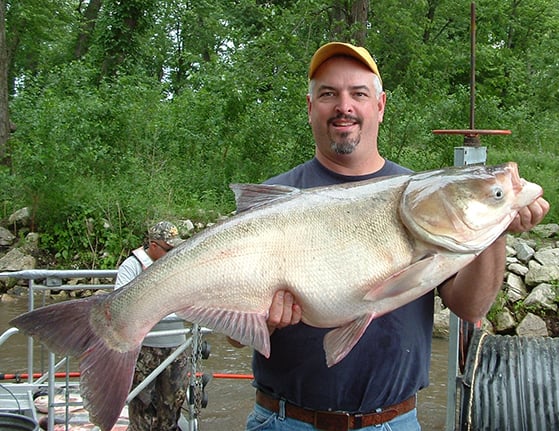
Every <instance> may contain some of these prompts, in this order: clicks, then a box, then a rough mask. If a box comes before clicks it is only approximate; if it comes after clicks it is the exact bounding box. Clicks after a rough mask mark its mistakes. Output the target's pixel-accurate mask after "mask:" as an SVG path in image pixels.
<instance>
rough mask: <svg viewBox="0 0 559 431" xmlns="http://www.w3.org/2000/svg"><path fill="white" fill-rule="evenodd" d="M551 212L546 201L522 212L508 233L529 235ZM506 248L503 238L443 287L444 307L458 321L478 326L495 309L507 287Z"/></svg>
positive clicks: (538, 200) (541, 200) (441, 290)
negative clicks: (505, 276) (505, 275)
mask: <svg viewBox="0 0 559 431" xmlns="http://www.w3.org/2000/svg"><path fill="white" fill-rule="evenodd" d="M548 211H549V203H548V202H547V201H546V200H545V199H543V198H539V199H537V200H536V201H535V202H533V203H532V204H530V205H528V206H527V207H525V208H522V209H521V210H520V211H519V213H518V215H517V216H516V218H515V219H514V220H513V222H512V223H511V224H510V226H509V227H508V229H507V232H510V233H521V232H526V231H529V230H530V229H532V228H533V227H534V226H535V225H537V224H538V223H540V222H541V221H542V220H543V218H544V217H545V215H546V214H547V212H548ZM505 245H506V239H505V237H504V236H502V237H500V238H499V239H497V240H496V241H495V242H494V243H493V244H492V245H491V246H489V247H488V248H487V249H486V250H484V251H483V252H482V253H481V254H480V255H479V256H478V257H477V258H476V259H475V260H474V261H473V262H472V263H470V264H469V265H468V266H466V267H465V268H463V269H462V270H461V271H459V272H458V273H457V274H456V276H455V277H453V278H451V279H449V280H447V281H446V282H445V283H444V284H443V285H441V286H440V287H439V294H440V296H441V298H442V300H443V302H444V304H445V305H446V306H447V307H448V308H450V309H451V310H452V312H453V313H455V314H456V315H457V316H458V317H460V318H462V319H464V320H466V321H469V322H476V321H478V320H480V319H481V318H483V317H484V316H485V315H486V314H487V312H488V311H489V309H490V308H491V305H492V304H493V301H494V300H495V298H496V296H497V293H498V292H499V290H500V289H501V286H502V284H503V275H504V270H505V262H506V251H505Z"/></svg>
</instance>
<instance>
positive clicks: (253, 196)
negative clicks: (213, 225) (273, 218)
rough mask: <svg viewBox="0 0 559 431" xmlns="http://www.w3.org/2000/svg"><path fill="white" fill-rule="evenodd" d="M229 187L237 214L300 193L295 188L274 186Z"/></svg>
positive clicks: (239, 185)
mask: <svg viewBox="0 0 559 431" xmlns="http://www.w3.org/2000/svg"><path fill="white" fill-rule="evenodd" d="M229 187H230V188H231V190H233V192H234V193H235V201H236V203H237V212H238V213H239V212H243V211H246V210H249V209H253V208H257V207H260V206H262V205H266V204H269V203H271V202H276V201H278V200H279V199H284V198H286V197H289V196H293V195H294V194H297V193H300V192H301V190H300V189H298V188H296V187H289V186H280V185H275V184H231V185H230V186H229Z"/></svg>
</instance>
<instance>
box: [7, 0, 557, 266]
mask: <svg viewBox="0 0 559 431" xmlns="http://www.w3.org/2000/svg"><path fill="white" fill-rule="evenodd" d="M20 3H21V4H20ZM349 3H351V2H349ZM349 3H348V5H349ZM7 4H8V9H7V20H8V22H7V28H8V41H9V49H10V53H11V57H10V82H11V86H12V88H13V91H12V99H11V102H10V111H11V119H12V121H13V122H14V123H15V124H16V125H17V131H16V132H15V133H14V134H13V135H12V137H11V139H10V141H9V148H8V155H9V158H10V160H11V167H9V168H8V167H1V168H0V182H1V184H2V187H0V202H1V203H2V217H3V218H5V217H7V216H8V215H9V214H10V213H11V212H13V211H14V210H16V209H18V208H20V207H22V206H29V207H30V208H31V209H32V215H33V223H34V224H33V227H32V228H33V229H34V230H36V231H38V232H40V233H41V238H42V242H41V245H42V247H44V248H45V249H48V250H49V251H52V252H55V253H57V256H58V262H57V265H60V266H63V267H68V266H72V267H77V266H96V267H107V268H108V267H114V266H115V265H116V264H117V263H118V262H119V261H120V260H121V259H122V257H123V256H126V255H127V254H128V250H130V249H131V248H133V247H136V246H137V245H138V243H139V241H140V239H141V238H142V237H143V235H144V233H145V231H146V228H147V227H148V226H149V225H150V224H151V223H153V222H154V221H157V220H160V219H171V220H180V219H184V218H192V219H194V220H195V221H198V220H199V221H203V222H207V221H210V220H211V219H215V218H216V217H218V216H219V215H220V214H226V213H229V212H230V211H231V210H233V209H234V202H233V194H232V193H231V191H230V190H229V188H228V185H229V183H232V182H260V181H262V180H264V179H266V178H267V177H270V176H272V175H274V174H277V173H279V172H281V171H284V170H286V169H289V168H291V167H293V166H295V165H296V164H298V163H300V162H302V161H304V160H306V159H308V158H309V157H312V155H313V153H314V144H313V140H312V136H311V133H310V128H309V126H308V122H307V112H306V102H305V95H306V91H307V78H306V72H307V67H308V62H309V59H310V57H311V55H312V53H313V52H314V50H315V49H316V48H317V47H318V46H319V45H321V44H322V43H324V42H326V41H329V40H332V39H337V38H338V37H342V36H337V35H338V34H341V35H344V34H351V33H352V29H351V28H346V29H341V30H340V31H341V32H340V33H336V31H337V30H336V29H337V28H338V26H339V22H333V21H332V7H333V2H332V1H328V0H312V1H308V0H289V1H285V0H281V1H279V0H278V1H265V2H264V1H262V2H260V1H259V2H254V1H251V0H238V1H235V2H228V1H213V2H210V1H206V0H204V1H199V2H185V1H181V0H172V1H160V0H134V1H133V2H119V1H110V2H104V3H103V7H102V9H101V10H100V12H99V16H97V18H96V22H95V23H96V25H95V28H94V30H93V33H92V38H91V39H90V46H88V50H87V52H88V54H87V55H86V56H84V58H81V59H80V60H75V59H74V60H73V59H72V51H73V48H74V46H75V41H76V38H77V37H78V35H79V33H80V31H81V30H80V29H81V27H80V23H81V18H83V17H80V16H79V9H78V8H77V7H76V2H73V1H69V0H68V1H63V2H53V1H48V2H39V1H36V0H35V1H29V2H23V3H22V2H13V1H8V2H7ZM553 5H554V3H552V0H538V1H537V2H528V3H522V2H520V3H519V2H513V3H511V2H498V1H497V0H486V1H485V2H481V3H480V2H478V11H477V12H478V26H477V31H478V35H477V39H478V43H477V66H476V70H477V74H476V76H477V87H476V88H477V97H476V117H475V126H476V128H486V129H501V128H503V129H510V130H511V131H512V135H511V136H506V137H503V136H498V137H491V136H485V137H482V143H483V144H484V145H486V146H487V147H488V148H489V150H488V156H489V160H488V163H491V164H493V163H501V162H504V161H508V160H512V161H516V162H518V164H519V168H520V172H521V175H522V176H524V177H525V178H526V179H528V180H530V181H534V182H537V183H539V184H541V185H542V186H543V187H544V189H545V196H546V198H547V199H548V200H549V201H550V202H551V208H552V209H551V211H550V214H549V215H548V217H547V219H546V221H548V222H551V221H555V222H557V221H558V220H559V209H558V208H559V193H558V192H559V190H558V181H557V172H558V171H559V157H558V156H557V151H556V145H557V144H556V139H557V136H559V108H558V107H559V103H558V102H559V90H558V89H559V70H558V68H559V66H558V64H557V61H556V58H555V56H554V53H556V52H557V50H558V49H559V37H558V36H557V32H556V31H555V29H556V28H557V25H558V24H559V11H558V10H557V8H554V7H553ZM468 6H469V5H465V4H463V3H461V2H452V1H450V0H444V1H439V2H416V3H413V2H412V3H409V4H405V5H404V4H403V3H402V2H401V1H397V0H386V1H383V2H376V3H373V2H371V3H370V16H369V26H370V29H369V33H368V36H367V41H366V46H367V47H368V48H369V49H370V50H371V52H372V53H373V54H374V56H375V57H376V58H377V60H378V63H379V65H380V68H381V73H382V77H383V83H384V85H385V87H386V90H387V95H388V103H387V107H386V113H385V118H384V124H383V125H382V126H381V130H380V136H379V146H380V149H381V152H382V153H383V154H384V155H385V156H386V157H388V158H390V159H392V160H394V161H396V162H399V163H402V164H404V165H407V166H409V167H411V168H413V169H415V170H418V171H419V170H425V169H433V168H437V167H441V166H446V165H451V164H452V163H453V148H454V147H455V146H460V145H462V143H463V142H462V138H461V137H457V136H445V135H435V134H433V133H432V131H433V130H435V129H464V128H467V127H468V125H469V102H470V94H469V92H470V90H469V72H470V52H469V37H470V30H469V7H468ZM429 8H431V9H429ZM542 11H546V13H543V12H542ZM528 23H529V25H528ZM528 29H529V31H528Z"/></svg>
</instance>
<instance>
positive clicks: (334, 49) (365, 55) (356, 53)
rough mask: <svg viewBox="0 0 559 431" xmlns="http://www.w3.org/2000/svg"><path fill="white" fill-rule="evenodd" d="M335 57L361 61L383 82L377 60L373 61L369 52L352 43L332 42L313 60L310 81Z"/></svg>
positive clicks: (321, 49)
mask: <svg viewBox="0 0 559 431" xmlns="http://www.w3.org/2000/svg"><path fill="white" fill-rule="evenodd" d="M335 55H348V56H350V57H353V58H355V59H356V60H359V61H360V62H361V63H363V64H364V65H365V66H367V67H368V68H369V69H371V71H372V72H373V73H374V74H375V75H377V76H378V77H379V79H380V80H381V82H382V79H381V77H380V72H379V71H378V67H377V64H376V63H375V60H373V57H371V54H369V51H367V49H366V48H363V47H362V46H354V45H352V44H350V43H343V42H330V43H327V44H326V45H322V46H321V47H320V48H318V49H317V50H316V52H315V53H314V55H313V56H312V58H311V64H310V66H309V79H312V77H313V75H314V74H315V72H316V70H317V69H318V68H319V67H320V65H321V64H322V63H324V62H325V61H326V60H328V59H329V58H332V57H334V56H335Z"/></svg>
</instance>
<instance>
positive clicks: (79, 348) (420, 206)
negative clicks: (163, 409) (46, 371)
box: [12, 162, 542, 430]
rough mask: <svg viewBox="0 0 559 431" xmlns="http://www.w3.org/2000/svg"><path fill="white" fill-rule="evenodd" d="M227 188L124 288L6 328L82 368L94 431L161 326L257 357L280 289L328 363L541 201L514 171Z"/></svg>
mask: <svg viewBox="0 0 559 431" xmlns="http://www.w3.org/2000/svg"><path fill="white" fill-rule="evenodd" d="M232 188H233V190H234V191H235V194H236V197H237V205H238V214H237V215H236V216H234V217H231V218H230V219H227V220H225V221H224V222H221V223H219V224H216V225H214V226H212V227H210V228H208V229H206V230H205V231H203V232H201V233H199V234H198V235H196V236H194V237H192V238H190V239H189V240H187V241H186V242H185V243H183V244H182V245H181V246H180V247H178V248H176V249H174V250H172V251H171V252H170V253H168V254H167V255H166V256H165V257H164V258H162V259H160V260H158V261H157V262H155V264H154V265H152V266H151V267H150V268H149V269H148V270H146V271H145V272H143V273H142V274H141V275H140V276H139V277H137V278H136V279H135V280H133V281H132V282H131V283H129V284H128V285H127V286H125V287H123V288H121V289H119V290H116V291H114V292H111V293H110V294H108V295H106V296H93V297H90V298H87V299H80V300H75V301H68V302H64V303H59V304H56V305H51V306H47V307H43V308H39V309H37V310H35V311H32V312H29V313H26V314H23V315H21V316H19V317H17V318H15V319H14V320H13V321H12V323H13V324H14V325H15V326H16V327H18V328H19V329H21V330H22V331H23V332H24V333H26V334H29V335H33V336H37V338H38V339H39V340H40V341H42V342H44V343H45V344H46V345H47V346H48V347H49V348H50V349H51V350H53V351H55V352H57V353H58V354H62V355H70V356H74V357H78V358H79V359H80V370H81V388H82V395H83V398H84V400H85V407H86V409H88V410H89V412H90V417H91V419H92V421H93V422H94V423H96V424H98V425H99V426H100V427H101V428H102V429H103V430H109V429H110V428H111V427H112V425H113V424H114V423H115V421H116V420H117V418H118V415H119V412H120V411H121V409H122V407H123V405H124V403H125V399H126V396H127V394H128V391H129V389H130V386H131V382H132V376H133V372H134V364H135V361H136V358H137V355H138V351H139V349H140V346H141V343H142V340H143V339H144V337H145V335H146V334H147V333H148V332H149V330H150V329H151V328H152V327H153V326H154V325H155V324H156V323H157V322H158V321H159V320H160V319H161V318H163V317H164V316H166V315H168V314H170V313H172V312H176V313H177V314H178V315H179V316H181V317H183V318H184V319H185V320H187V321H190V322H195V323H199V324H201V325H204V326H207V327H209V328H212V329H215V330H216V331H219V332H222V333H224V334H227V335H229V336H230V337H232V338H234V339H236V340H238V341H240V342H241V343H243V344H247V345H251V346H253V347H254V348H255V349H256V350H258V351H259V352H261V353H262V354H263V355H265V356H266V357H267V356H269V354H270V338H269V333H268V328H267V325H266V318H267V312H268V309H269V307H270V304H271V301H272V297H273V295H274V293H275V292H276V291H277V290H278V289H289V290H290V291H291V292H292V293H293V295H294V296H295V298H296V301H297V303H299V304H300V305H301V308H302V311H303V317H302V320H303V321H304V322H305V323H307V324H309V325H312V326H316V327H323V328H333V329H332V330H331V331H330V332H329V333H328V334H327V335H326V337H325V339H324V350H325V352H326V361H327V364H328V365H329V366H333V365H334V364H336V363H337V362H339V361H341V360H342V359H343V358H344V357H345V356H346V355H347V353H348V352H349V351H350V350H351V349H352V347H353V346H354V345H355V344H356V343H357V342H358V341H359V338H360V337H361V334H362V333H363V331H364V330H365V329H366V327H367V326H368V325H369V324H370V323H371V321H373V319H374V318H375V317H378V316H381V315H382V314H385V313H387V312H389V311H391V310H394V309H395V308H397V307H400V306H402V305H404V304H406V303H408V302H410V301H412V300H414V299H416V298H418V297H419V296H421V295H423V294H424V293H426V292H427V291H429V290H430V289H433V288H435V287H436V286H437V285H439V284H440V283H442V282H443V281H444V280H446V279H447V278H449V277H450V276H452V275H453V274H455V273H456V272H457V271H459V270H460V269H461V268H463V267H464V266H465V265H467V264H468V263H469V262H471V261H472V260H473V259H474V258H475V256H476V255H478V254H479V253H480V252H481V251H483V250H484V249H485V248H487V247H488V246H489V245H490V244H491V243H492V242H493V241H495V239H496V238H497V237H498V236H499V235H501V233H502V232H503V231H504V230H505V229H506V227H507V226H508V225H509V223H510V222H511V221H512V219H513V218H514V217H515V215H516V214H517V212H518V210H519V209H520V208H521V207H524V206H526V205H528V204H530V203H531V202H532V201H534V200H535V199H537V198H538V197H539V196H541V195H542V189H541V188H540V187H539V186H538V185H536V184H533V183H529V182H526V181H524V180H522V179H520V177H519V175H518V171H517V166H516V164H515V163H512V162H511V163H508V164H505V165H500V166H494V167H481V166H477V167H468V168H461V169H455V168H449V169H442V170H436V171H428V172H422V173H416V174H410V175H400V176H394V177H386V178H383V179H377V180H373V181H364V182H356V183H348V184H344V185H338V186H331V187H319V188H314V189H307V190H299V189H294V188H291V187H284V186H268V185H234V186H232ZM373 324H374V323H373Z"/></svg>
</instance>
